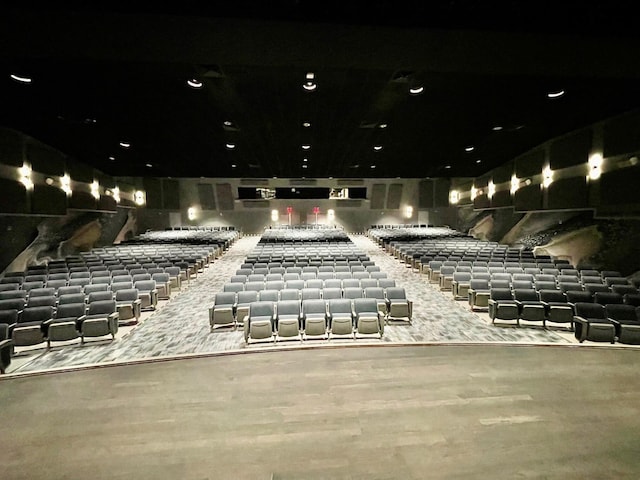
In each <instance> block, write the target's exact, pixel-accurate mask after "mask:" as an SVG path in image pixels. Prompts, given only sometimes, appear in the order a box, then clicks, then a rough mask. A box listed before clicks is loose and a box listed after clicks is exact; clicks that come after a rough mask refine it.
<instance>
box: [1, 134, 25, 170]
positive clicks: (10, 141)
mask: <svg viewBox="0 0 640 480" xmlns="http://www.w3.org/2000/svg"><path fill="white" fill-rule="evenodd" d="M24 159H25V156H24V136H23V135H22V134H21V133H20V132H16V131H15V130H10V129H8V128H0V163H3V164H5V165H9V166H12V167H21V166H22V164H23V163H24Z"/></svg>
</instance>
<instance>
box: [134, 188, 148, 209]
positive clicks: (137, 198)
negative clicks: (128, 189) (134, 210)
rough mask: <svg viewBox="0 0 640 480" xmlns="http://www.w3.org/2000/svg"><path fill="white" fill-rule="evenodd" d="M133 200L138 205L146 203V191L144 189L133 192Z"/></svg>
mask: <svg viewBox="0 0 640 480" xmlns="http://www.w3.org/2000/svg"><path fill="white" fill-rule="evenodd" d="M133 201H134V202H135V204H136V205H138V206H142V205H144V204H145V203H146V199H145V196H144V192H143V191H142V190H136V191H135V193H134V194H133Z"/></svg>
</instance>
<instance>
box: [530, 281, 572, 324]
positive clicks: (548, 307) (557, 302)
mask: <svg viewBox="0 0 640 480" xmlns="http://www.w3.org/2000/svg"><path fill="white" fill-rule="evenodd" d="M538 295H539V296H540V301H541V302H542V303H543V304H544V305H545V313H546V319H547V320H546V321H547V323H548V322H551V323H561V324H567V323H568V324H569V325H570V329H571V330H573V306H572V305H571V304H570V303H569V302H568V301H567V296H566V294H565V293H563V292H561V291H560V290H555V289H552V290H539V291H538Z"/></svg>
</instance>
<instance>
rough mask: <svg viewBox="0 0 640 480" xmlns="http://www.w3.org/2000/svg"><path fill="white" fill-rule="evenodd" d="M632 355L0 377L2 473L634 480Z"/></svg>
mask: <svg viewBox="0 0 640 480" xmlns="http://www.w3.org/2000/svg"><path fill="white" fill-rule="evenodd" d="M636 357H637V352H636V351H634V350H631V349H620V348H606V347H597V348H591V347H588V346H584V345H582V346H567V345H563V346H525V345H495V344H493V345H384V344H380V345H378V346H364V345H359V346H353V347H349V346H341V347H340V348H331V347H318V348H306V349H303V350H300V349H291V350H287V349H271V350H268V351H245V352H244V353H242V354H211V355H204V356H201V357H193V358H183V359H178V360H172V361H161V360H157V361H152V362H148V361H147V362H139V363H137V362H134V363H131V364H128V365H113V366H101V367H88V368H81V369H79V370H76V371H67V372H64V373H49V374H46V375H42V374H38V373H34V374H33V376H6V377H4V378H1V379H0V404H1V405H2V406H3V407H2V408H3V421H2V423H3V432H4V434H3V438H4V439H5V440H4V441H3V447H2V448H1V449H0V460H1V464H2V467H0V468H1V469H2V478H3V479H6V480H13V479H29V480H37V479H51V478H74V479H75V478H77V479H86V478H91V479H95V480H99V479H116V478H123V479H125V478H126V479H133V478H135V479H137V480H139V479H154V480H159V479H182V480H190V479H194V480H196V479H197V480H202V479H312V480H315V479H364V478H367V479H371V478H375V479H425V478H429V479H435V478H438V479H439V478H443V479H445V478H446V479H452V478H464V479H488V478H491V479H514V478H545V479H554V478H557V479H586V478H598V479H604V478H615V479H626V478H629V479H631V478H633V479H636V478H638V477H639V476H640V462H638V454H639V453H640V447H639V443H638V433H637V432H638V431H640V415H639V410H640V382H638V370H637V365H636V361H635V359H636Z"/></svg>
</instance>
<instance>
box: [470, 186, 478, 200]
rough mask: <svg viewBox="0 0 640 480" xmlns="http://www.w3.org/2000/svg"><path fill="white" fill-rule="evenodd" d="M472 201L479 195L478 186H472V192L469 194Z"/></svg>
mask: <svg viewBox="0 0 640 480" xmlns="http://www.w3.org/2000/svg"><path fill="white" fill-rule="evenodd" d="M469 196H470V198H471V201H472V202H473V201H474V200H475V199H476V197H477V196H478V189H477V188H476V187H471V192H470V194H469Z"/></svg>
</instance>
